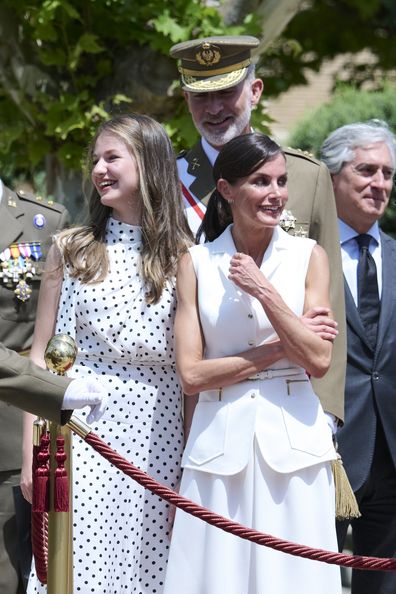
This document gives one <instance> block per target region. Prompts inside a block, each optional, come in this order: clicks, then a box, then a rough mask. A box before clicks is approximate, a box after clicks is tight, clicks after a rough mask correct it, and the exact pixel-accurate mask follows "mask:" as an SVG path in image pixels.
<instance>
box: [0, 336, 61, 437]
mask: <svg viewBox="0 0 396 594" xmlns="http://www.w3.org/2000/svg"><path fill="white" fill-rule="evenodd" d="M71 381H72V380H71V379H68V378H65V377H60V376H57V375H53V374H51V373H49V372H48V371H45V370H44V369H41V368H40V367H37V366H36V365H34V364H33V363H32V362H31V361H30V360H29V359H28V358H27V357H21V356H20V355H18V354H17V353H15V352H13V351H10V350H8V349H6V348H5V346H4V345H3V344H1V343H0V400H1V401H2V402H6V403H7V404H12V405H13V406H17V407H18V408H22V409H23V410H26V411H28V412H31V413H33V414H35V415H38V416H40V417H43V418H45V419H48V420H50V421H55V422H57V423H62V424H63V423H65V422H66V421H67V420H68V419H69V417H70V411H62V412H61V406H62V401H63V396H64V394H65V390H66V388H67V386H68V385H69V383H70V382H71ZM10 429H11V428H10ZM1 430H2V431H6V430H7V427H5V426H2V428H1Z"/></svg>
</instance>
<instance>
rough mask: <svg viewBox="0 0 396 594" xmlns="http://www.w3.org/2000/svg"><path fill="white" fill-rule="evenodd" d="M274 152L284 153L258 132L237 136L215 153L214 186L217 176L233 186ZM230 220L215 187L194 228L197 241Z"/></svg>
mask: <svg viewBox="0 0 396 594" xmlns="http://www.w3.org/2000/svg"><path fill="white" fill-rule="evenodd" d="M278 155H283V156H284V153H283V151H282V149H281V147H280V146H279V145H278V144H276V142H274V141H273V140H271V138H270V137H269V136H266V135H265V134H262V133H261V132H252V133H251V134H243V135H242V136H237V137H236V138H233V139H232V140H230V141H229V142H227V144H225V145H224V146H223V147H222V149H221V151H220V152H219V154H218V156H217V159H216V161H215V163H214V166H213V178H214V182H215V185H217V182H218V180H219V179H221V178H223V179H225V180H227V181H228V183H229V184H231V185H233V184H235V183H236V182H237V181H238V180H240V179H243V178H244V177H248V176H249V175H251V174H252V173H254V172H255V171H256V170H257V169H258V168H259V167H261V166H262V165H263V164H264V163H267V161H272V159H275V157H277V156H278ZM232 221H233V218H232V212H231V207H230V205H229V203H228V202H227V200H225V199H224V198H223V196H222V195H221V194H220V192H219V191H218V190H217V189H215V190H214V191H213V192H212V194H211V196H210V198H209V202H208V207H207V209H206V213H205V216H204V218H203V221H202V223H201V226H200V227H199V229H198V233H197V238H196V241H197V243H199V240H200V238H201V237H202V236H204V237H205V240H206V241H213V240H214V239H216V237H219V235H221V233H222V232H223V231H224V229H225V228H226V227H228V225H230V223H232Z"/></svg>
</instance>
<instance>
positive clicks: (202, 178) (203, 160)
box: [184, 141, 214, 204]
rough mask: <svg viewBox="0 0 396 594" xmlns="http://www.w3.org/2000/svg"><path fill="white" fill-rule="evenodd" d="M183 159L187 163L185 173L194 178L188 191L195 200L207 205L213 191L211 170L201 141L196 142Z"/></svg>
mask: <svg viewBox="0 0 396 594" xmlns="http://www.w3.org/2000/svg"><path fill="white" fill-rule="evenodd" d="M184 158H185V159H186V161H187V163H188V168H187V173H189V174H190V175H192V176H193V177H195V180H194V181H193V182H192V183H191V185H190V190H191V192H192V193H193V194H194V196H195V197H196V198H199V200H201V201H202V202H204V203H205V204H207V201H208V199H209V196H210V194H211V193H212V192H213V190H214V181H213V173H212V170H213V168H212V165H211V163H210V161H209V159H208V157H207V156H206V153H205V151H204V150H203V148H202V144H201V141H199V142H197V144H196V145H195V146H193V148H192V149H191V150H189V151H188V153H187V154H186V155H185V157H184Z"/></svg>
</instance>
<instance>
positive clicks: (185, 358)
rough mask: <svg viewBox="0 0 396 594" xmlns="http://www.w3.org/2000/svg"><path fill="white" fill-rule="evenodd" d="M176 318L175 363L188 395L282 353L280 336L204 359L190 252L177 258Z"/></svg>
mask: <svg viewBox="0 0 396 594" xmlns="http://www.w3.org/2000/svg"><path fill="white" fill-rule="evenodd" d="M177 293H178V304H177V310H176V319H175V337H176V363H177V369H178V373H179V377H180V379H181V383H182V387H183V391H184V392H185V394H187V395H192V394H196V393H198V392H202V391H203V390H212V389H216V388H220V387H224V386H229V385H231V384H235V383H237V382H240V381H242V380H245V379H246V378H248V377H249V376H251V375H253V374H255V373H257V372H258V371H261V370H262V369H265V368H266V367H268V366H269V365H272V364H273V363H275V362H276V361H279V360H280V359H282V358H283V357H284V356H285V352H284V349H283V347H282V345H281V343H280V341H279V340H275V341H273V342H271V343H268V344H264V345H261V346H258V347H254V348H252V349H249V350H247V351H243V352H240V353H236V354H235V355H232V356H229V357H221V358H216V359H203V354H204V347H205V344H204V337H203V334H202V328H201V324H200V319H199V312H198V304H197V278H196V275H195V271H194V267H193V263H192V259H191V256H190V254H186V255H185V256H183V257H182V258H181V260H180V263H179V267H178V273H177Z"/></svg>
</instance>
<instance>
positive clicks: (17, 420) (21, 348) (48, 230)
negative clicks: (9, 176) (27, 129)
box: [0, 180, 69, 594]
mask: <svg viewBox="0 0 396 594" xmlns="http://www.w3.org/2000/svg"><path fill="white" fill-rule="evenodd" d="M68 222H69V215H68V212H67V210H66V209H65V208H64V207H63V206H61V205H59V204H55V203H53V202H51V201H47V200H44V199H42V198H41V197H39V196H32V195H29V194H28V193H26V192H24V191H22V190H21V191H19V192H13V191H11V190H10V189H9V188H7V187H6V186H5V185H4V184H3V183H2V182H1V180H0V321H1V324H0V341H1V342H2V343H3V344H4V345H5V346H6V347H7V348H9V349H12V350H14V351H17V352H18V353H23V354H28V349H29V348H30V345H31V341H32V337H33V328H34V321H35V312H36V306H37V298H38V290H39V284H40V278H41V274H42V270H43V266H44V262H45V256H46V253H47V250H48V248H49V246H50V244H51V236H52V234H53V233H55V231H56V230H58V229H61V228H63V227H65V226H66V225H67V224H68ZM0 423H1V428H2V430H1V432H0V518H1V525H0V532H1V539H2V542H1V544H0V594H15V593H16V592H18V591H22V592H23V591H24V587H23V585H21V584H20V585H19V588H20V590H18V589H17V588H18V579H20V576H18V573H20V570H21V568H20V567H19V568H18V564H19V563H18V556H20V553H19V552H18V549H17V545H18V542H17V538H18V539H19V540H25V541H26V545H27V549H26V550H28V549H29V535H26V534H25V535H24V536H23V537H22V538H21V537H20V536H19V537H18V535H17V525H16V522H17V519H16V515H15V508H14V497H15V499H16V502H17V503H16V504H17V506H18V510H19V501H20V502H21V506H23V507H22V508H21V509H23V510H25V513H26V518H25V519H22V522H21V523H22V525H24V526H26V524H27V523H28V522H29V517H30V511H29V509H26V508H25V503H26V502H25V501H24V500H23V498H22V495H21V493H20V488H19V480H20V468H21V454H22V413H21V411H19V410H17V409H16V408H14V407H10V406H7V405H5V404H3V403H1V402H0ZM18 513H19V511H18ZM18 518H19V516H18ZM25 556H28V553H26V554H25ZM22 563H23V564H24V567H25V569H22V573H25V571H26V573H27V575H28V572H29V570H30V559H26V560H23V559H22ZM27 575H26V577H27Z"/></svg>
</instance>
